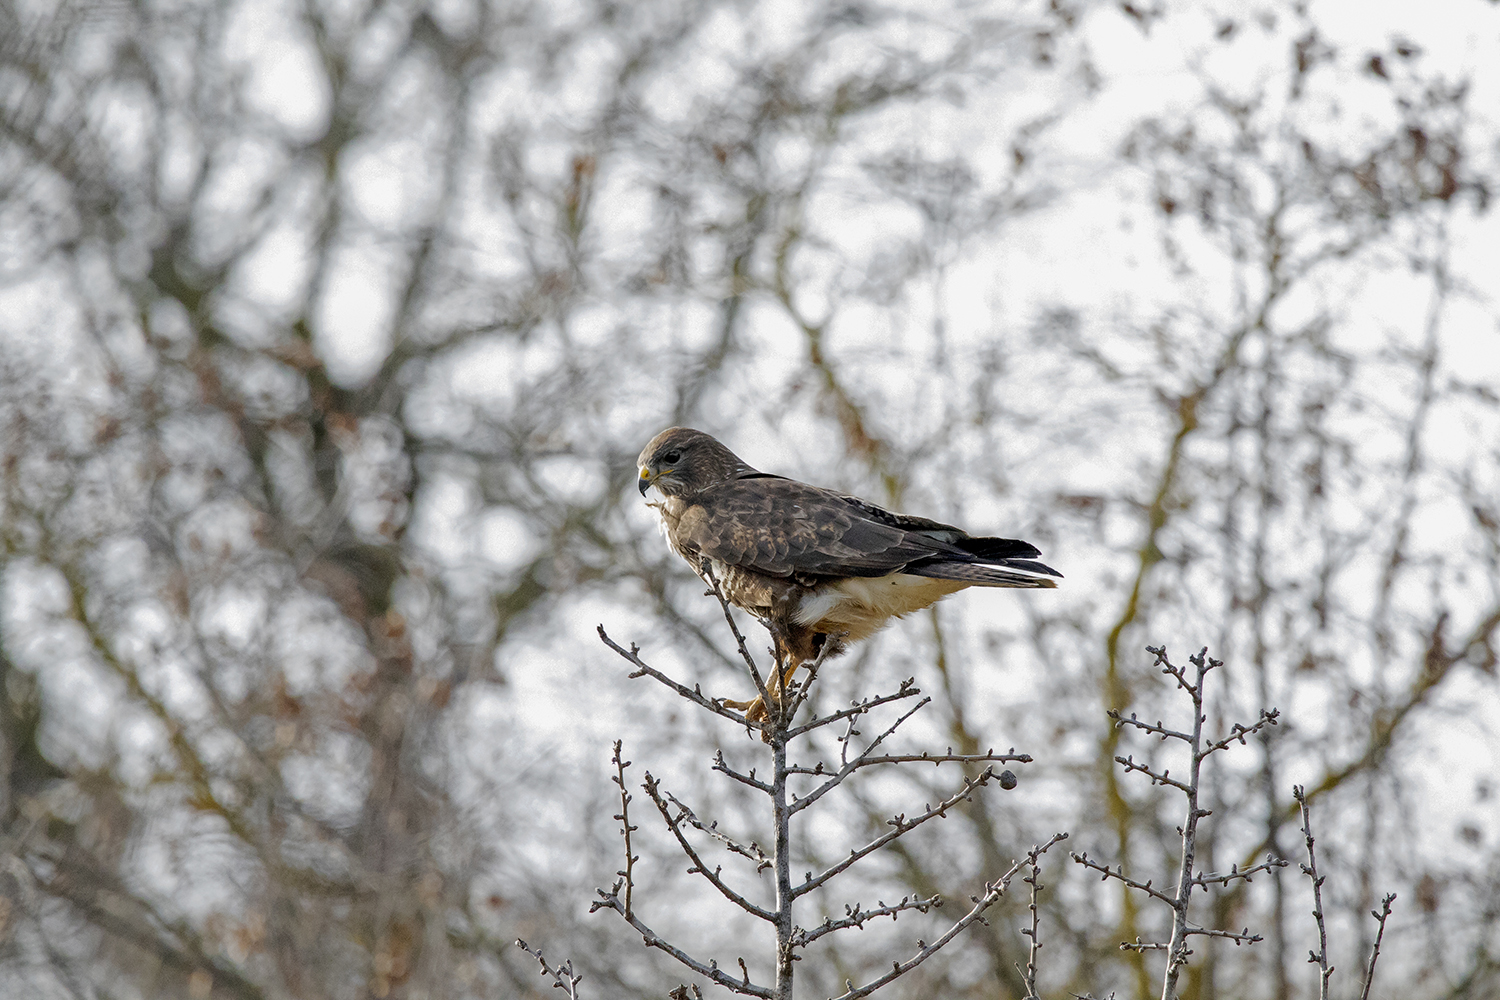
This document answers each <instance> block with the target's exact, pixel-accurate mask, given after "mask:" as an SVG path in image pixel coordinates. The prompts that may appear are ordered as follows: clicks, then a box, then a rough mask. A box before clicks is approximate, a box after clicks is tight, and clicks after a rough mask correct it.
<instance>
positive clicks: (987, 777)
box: [792, 768, 1000, 899]
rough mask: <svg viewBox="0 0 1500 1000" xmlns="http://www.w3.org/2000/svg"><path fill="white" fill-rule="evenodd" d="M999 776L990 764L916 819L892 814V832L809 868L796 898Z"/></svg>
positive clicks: (795, 892) (944, 813)
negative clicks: (821, 867) (839, 858)
mask: <svg viewBox="0 0 1500 1000" xmlns="http://www.w3.org/2000/svg"><path fill="white" fill-rule="evenodd" d="M999 777H1000V775H998V774H997V773H995V770H994V768H986V769H985V770H984V772H983V773H981V774H979V775H976V776H975V777H973V778H965V779H964V783H963V787H962V788H960V789H959V790H958V791H956V792H954V793H953V794H952V795H950V796H949V797H948V798H946V799H944V800H943V801H941V802H939V803H938V804H937V805H935V806H932V807H930V808H929V809H928V810H927V811H926V812H924V813H922V814H921V815H919V816H917V817H915V818H914V819H907V818H906V817H905V815H896V816H893V817H891V818H890V819H888V820H886V823H887V824H889V825H890V826H891V827H893V828H894V829H892V830H891V832H890V833H887V834H885V835H884V836H881V837H877V838H876V839H874V840H872V841H870V842H869V843H868V844H866V845H865V846H864V847H861V848H858V849H856V850H852V851H850V852H849V856H848V857H847V858H845V859H844V860H842V861H840V862H839V863H838V864H836V865H833V866H832V867H830V868H828V869H826V870H824V871H823V872H822V873H821V874H819V875H817V876H814V875H813V874H812V873H811V872H809V873H808V874H807V876H806V879H805V880H804V881H803V883H802V884H801V885H799V886H797V887H795V888H793V889H792V897H793V898H794V899H795V898H796V897H798V896H802V895H805V894H807V893H809V892H812V891H813V890H814V889H816V888H817V887H818V886H820V885H822V884H823V883H824V882H827V881H828V880H829V879H831V878H833V877H834V876H836V875H838V874H839V873H840V872H842V871H844V870H845V869H847V868H848V867H849V866H850V865H852V864H854V862H856V861H858V860H859V859H860V858H863V857H867V856H869V855H871V854H873V853H875V852H876V851H878V850H880V849H881V848H882V847H884V846H885V845H886V844H889V843H890V842H891V841H893V840H895V839H896V838H897V837H903V836H905V835H906V834H907V833H910V832H911V831H912V830H913V829H915V828H916V827H919V826H921V825H922V824H923V823H925V822H927V821H928V820H930V819H933V818H934V817H946V816H947V814H948V810H949V809H952V808H953V807H954V806H955V805H957V804H958V803H960V802H963V801H964V800H965V799H967V798H969V797H970V796H971V795H973V794H974V790H975V789H976V788H982V787H983V786H985V785H987V784H989V782H990V781H991V780H992V779H996V778H999Z"/></svg>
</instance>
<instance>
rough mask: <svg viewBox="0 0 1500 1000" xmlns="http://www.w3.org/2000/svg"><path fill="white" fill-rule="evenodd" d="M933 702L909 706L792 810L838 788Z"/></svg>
mask: <svg viewBox="0 0 1500 1000" xmlns="http://www.w3.org/2000/svg"><path fill="white" fill-rule="evenodd" d="M931 702H932V699H931V698H923V699H922V700H921V701H919V702H917V703H916V704H915V705H913V706H912V707H911V708H908V709H907V710H906V711H905V712H902V713H901V715H900V716H899V717H898V718H897V719H896V721H895V722H892V723H891V724H890V725H889V726H887V727H886V728H885V731H884V732H882V733H880V734H879V735H878V736H876V737H875V738H874V739H873V740H871V741H870V745H869V746H867V747H865V749H864V750H863V751H862V752H861V753H860V754H859V756H858V757H855V758H854V760H852V761H847V762H846V763H845V764H844V765H843V766H842V767H840V768H839V769H838V770H837V771H835V772H834V773H833V775H832V776H831V777H830V778H829V779H828V780H827V781H825V782H823V784H821V785H819V786H818V787H817V788H815V789H813V790H812V791H811V792H809V793H808V794H807V795H805V796H803V797H802V798H800V799H798V800H797V801H796V802H794V803H792V806H791V811H792V812H793V813H799V812H801V811H802V810H803V809H806V808H807V807H808V806H810V805H812V804H813V803H814V802H816V801H818V799H820V798H822V797H823V796H824V795H825V794H827V793H828V792H829V791H831V790H833V789H834V788H837V787H838V786H839V785H841V784H843V782H844V779H845V778H847V777H849V775H851V774H853V773H854V771H855V769H856V767H857V766H858V764H859V761H860V760H861V759H862V758H864V757H865V755H866V754H869V753H871V752H872V751H874V750H875V749H877V748H878V747H879V746H880V744H881V743H883V742H885V738H886V737H887V736H890V735H891V734H892V733H894V732H895V731H896V730H897V728H899V727H900V725H901V724H902V723H903V722H905V721H906V720H907V719H910V718H911V717H912V716H913V715H915V714H916V713H917V712H920V711H921V710H922V708H923V707H924V706H926V705H928V704H930V703H931ZM849 735H852V733H851V734H849ZM843 743H844V746H845V747H846V748H847V747H848V745H849V738H848V735H846V736H845V738H844V740H843ZM788 772H789V773H790V769H788Z"/></svg>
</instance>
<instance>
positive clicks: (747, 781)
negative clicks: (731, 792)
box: [713, 750, 771, 795]
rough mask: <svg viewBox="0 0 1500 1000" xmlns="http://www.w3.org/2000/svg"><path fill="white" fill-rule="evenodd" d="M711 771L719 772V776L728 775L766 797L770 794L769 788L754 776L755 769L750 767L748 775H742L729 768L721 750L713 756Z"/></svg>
mask: <svg viewBox="0 0 1500 1000" xmlns="http://www.w3.org/2000/svg"><path fill="white" fill-rule="evenodd" d="M713 769H714V770H715V771H718V772H720V773H721V774H727V775H729V777H731V778H733V779H734V780H735V781H738V782H739V783H740V784H742V785H749V786H750V787H751V788H753V789H755V790H756V791H757V792H763V793H765V794H766V795H770V794H771V786H770V785H768V784H766V783H765V782H764V781H761V780H760V779H759V778H757V777H756V776H755V768H753V767H752V768H751V769H750V773H749V774H744V773H741V772H740V771H736V770H735V769H734V768H732V767H730V766H729V764H728V762H726V761H725V760H724V751H723V750H720V751H718V752H717V753H716V754H714V765H713Z"/></svg>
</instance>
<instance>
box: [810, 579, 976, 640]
mask: <svg viewBox="0 0 1500 1000" xmlns="http://www.w3.org/2000/svg"><path fill="white" fill-rule="evenodd" d="M967 586H968V584H967V583H961V582H959V581H957V580H933V579H931V578H929V577H925V576H916V575H915V574H912V573H892V574H891V575H889V576H877V577H861V576H856V577H849V578H847V579H844V580H839V581H837V582H835V583H829V584H825V585H823V586H821V587H819V588H817V589H816V590H814V591H812V592H810V593H808V594H807V595H806V596H804V597H803V598H802V601H801V604H800V605H799V606H798V608H797V612H796V615H795V616H794V617H795V618H796V620H797V621H798V622H799V623H800V624H803V625H810V626H813V627H814V628H816V629H817V630H818V631H820V632H846V633H848V641H850V642H858V641H859V640H860V639H863V638H865V637H866V636H868V635H870V634H872V633H874V632H876V631H878V630H879V629H881V628H882V627H884V626H885V624H886V623H887V622H889V621H890V620H891V619H892V618H899V617H901V616H902V615H907V614H910V613H911V612H913V611H920V610H921V609H923V608H925V607H929V606H930V605H931V604H933V602H935V601H937V600H939V599H941V598H943V597H947V596H948V595H949V594H952V593H954V592H956V591H959V590H963V589H964V588H965V587H967Z"/></svg>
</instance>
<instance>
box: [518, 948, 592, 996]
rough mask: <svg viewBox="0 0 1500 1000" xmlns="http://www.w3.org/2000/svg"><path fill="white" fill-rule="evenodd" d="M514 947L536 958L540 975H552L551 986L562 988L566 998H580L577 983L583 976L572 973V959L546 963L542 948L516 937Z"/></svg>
mask: <svg viewBox="0 0 1500 1000" xmlns="http://www.w3.org/2000/svg"><path fill="white" fill-rule="evenodd" d="M516 947H517V948H520V949H521V950H522V951H524V952H525V953H526V954H528V955H530V956H531V957H532V958H534V959H536V960H537V962H538V963H539V964H540V965H541V967H542V975H544V976H551V977H552V988H553V989H557V990H562V991H563V994H564V995H565V996H566V997H568V1000H580V998H579V993H578V984H579V983H581V982H583V977H582V976H578V975H574V974H573V960H572V959H571V958H570V959H568V960H567V961H566V962H563V963H562V964H561V965H558V966H551V965H548V964H547V959H546V957H545V956H543V955H542V949H540V948H532V947H531V945H529V944H527V943H526V942H525V941H522V940H521V939H520V938H516Z"/></svg>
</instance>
